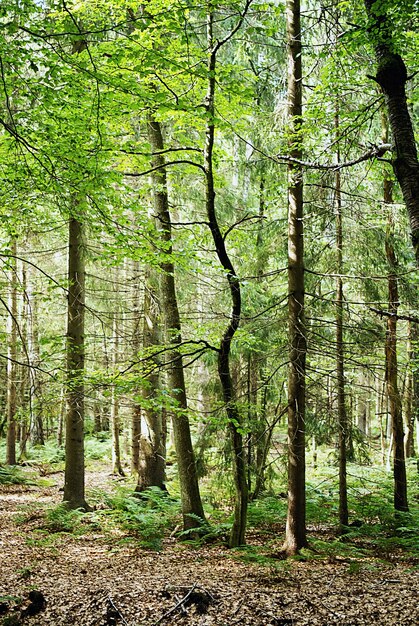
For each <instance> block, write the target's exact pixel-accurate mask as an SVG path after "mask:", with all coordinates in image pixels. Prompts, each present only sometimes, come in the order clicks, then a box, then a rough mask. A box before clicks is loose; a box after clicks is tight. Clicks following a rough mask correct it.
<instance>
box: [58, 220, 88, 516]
mask: <svg viewBox="0 0 419 626" xmlns="http://www.w3.org/2000/svg"><path fill="white" fill-rule="evenodd" d="M84 249H85V243H84V236H83V224H82V222H81V221H80V220H79V219H78V217H71V218H70V221H69V246H68V311H67V415H66V436H65V476H64V501H65V502H66V503H67V505H68V507H69V508H71V509H77V508H82V509H86V508H88V507H87V504H86V500H85V485H84V381H83V377H84V358H85V347H84V312H85V266H84Z"/></svg>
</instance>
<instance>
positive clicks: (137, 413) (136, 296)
mask: <svg viewBox="0 0 419 626" xmlns="http://www.w3.org/2000/svg"><path fill="white" fill-rule="evenodd" d="M132 284H133V289H132V300H133V307H132V313H133V330H132V348H133V357H134V360H137V359H138V353H139V350H140V336H141V333H140V320H141V319H142V316H141V315H140V311H141V308H142V307H141V305H140V301H141V289H140V266H139V263H138V261H134V266H133V276H132ZM140 439H141V405H140V403H139V402H137V400H134V403H133V405H132V408H131V473H132V474H134V475H135V476H137V480H138V473H139V471H140Z"/></svg>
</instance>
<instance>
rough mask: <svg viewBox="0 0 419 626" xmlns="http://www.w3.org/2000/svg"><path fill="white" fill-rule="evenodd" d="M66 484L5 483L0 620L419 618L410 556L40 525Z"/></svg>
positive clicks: (333, 621) (343, 623) (418, 586)
mask: <svg viewBox="0 0 419 626" xmlns="http://www.w3.org/2000/svg"><path fill="white" fill-rule="evenodd" d="M61 480H62V477H60V476H58V477H57V486H55V487H45V488H40V487H37V486H17V485H11V486H0V624H2V623H3V624H4V625H5V626H6V625H7V624H9V625H13V624H24V625H25V626H26V625H27V626H44V625H47V624H48V625H54V626H64V625H66V626H67V625H69V624H75V625H79V626H105V625H109V626H112V625H116V626H119V625H120V624H121V625H123V626H127V625H129V626H151V625H153V624H154V625H156V626H157V625H158V624H161V625H163V626H167V625H169V624H177V625H186V624H196V625H202V626H204V625H213V624H216V625H218V626H233V625H234V624H243V625H252V626H259V625H260V626H269V625H272V626H281V625H286V624H290V625H295V626H303V625H307V626H308V625H310V626H317V625H319V626H320V625H322V626H332V625H339V626H361V625H365V626H367V625H368V626H370V625H372V624H380V625H383V626H385V625H393V626H418V624H419V604H418V598H419V593H418V591H419V569H418V568H417V566H416V568H415V567H414V564H413V563H409V562H408V561H405V560H402V561H401V562H397V559H394V558H393V561H392V563H389V562H386V561H380V560H379V559H375V560H368V559H364V560H362V561H357V560H355V559H342V560H339V559H332V560H331V559H329V561H327V560H325V559H321V560H318V561H312V560H311V561H293V562H289V561H287V562H284V561H280V560H278V562H277V563H275V562H274V561H271V562H270V563H267V564H262V565H261V564H260V563H252V562H248V561H245V560H243V558H242V557H243V555H246V552H244V553H243V552H242V551H234V550H233V551H229V550H228V549H227V548H224V547H223V546H220V545H217V544H213V545H210V546H206V547H201V548H195V547H192V546H189V545H185V544H181V543H179V542H177V541H176V540H175V539H173V538H172V539H171V538H168V539H166V540H165V541H164V544H163V550H161V551H160V552H152V551H149V550H145V549H141V548H139V547H138V545H137V544H135V543H133V542H132V541H128V538H127V537H124V535H123V533H120V534H119V535H118V534H115V536H112V535H110V534H109V533H105V532H101V529H100V528H98V527H97V525H94V524H93V525H92V528H91V529H89V527H88V526H87V528H86V529H85V531H84V532H83V534H79V535H75V536H73V535H71V534H64V533H60V534H55V533H50V534H48V533H46V532H45V530H43V531H40V529H39V526H40V522H39V520H40V518H42V516H41V513H42V507H43V506H44V505H45V503H50V504H54V503H59V502H60V501H61V499H62V493H61V492H60V491H59V484H60V481H61ZM28 505H31V508H30V509H29V511H30V513H28V510H27V508H25V507H28ZM37 507H39V511H37ZM25 510H26V513H25V516H26V517H25V522H24V523H21V522H20V523H19V520H20V518H21V516H22V511H25ZM249 539H250V543H251V542H252V537H250V538H249ZM279 539H280V538H279ZM255 541H256V539H255ZM278 545H279V543H278ZM33 590H36V591H39V592H41V593H42V595H43V598H44V599H45V602H46V604H45V606H43V604H42V600H43V598H42V596H41V606H40V607H39V608H37V606H36V602H35V605H34V604H33V602H31V601H30V600H29V599H28V598H29V593H30V592H31V591H33ZM185 597H186V599H185ZM32 598H33V596H32ZM183 599H185V600H184V601H183V602H182V600H183ZM31 613H36V614H35V615H31Z"/></svg>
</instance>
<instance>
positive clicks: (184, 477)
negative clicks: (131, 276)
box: [147, 115, 205, 530]
mask: <svg viewBox="0 0 419 626" xmlns="http://www.w3.org/2000/svg"><path fill="white" fill-rule="evenodd" d="M147 128H148V138H149V141H150V144H151V148H152V151H153V153H154V157H153V160H152V165H153V167H154V168H158V169H155V170H154V172H153V173H152V180H153V196H154V210H155V213H156V220H157V226H158V228H159V230H160V232H161V237H162V241H163V243H164V252H165V253H166V255H167V256H166V258H165V260H164V261H163V262H162V263H161V269H162V275H161V278H160V293H161V307H162V313H163V316H164V320H165V328H166V335H167V342H168V344H169V347H170V349H169V350H168V352H167V363H168V366H167V379H168V380H167V382H168V388H169V392H170V394H171V396H172V399H173V401H174V404H175V408H174V410H173V411H172V424H173V436H174V442H175V449H176V457H177V464H178V472H179V482H180V492H181V501H182V515H183V526H184V529H185V530H191V529H193V528H196V527H197V526H198V522H197V518H200V519H201V520H204V519H205V514H204V509H203V506H202V501H201V495H200V493H199V485H198V476H197V472H196V463H195V454H194V450H193V445H192V436H191V430H190V424H189V417H188V403H187V397H186V385H185V375H184V370H183V358H182V353H181V351H180V345H181V343H182V335H181V324H180V315H179V308H178V303H177V296H176V286H175V276H174V269H175V268H174V264H173V260H172V256H171V254H172V227H171V217H170V211H169V201H168V195H167V179H166V170H165V167H164V165H165V160H164V156H163V154H162V150H163V149H164V143H163V136H162V130H161V126H160V123H159V122H158V121H157V120H155V119H154V118H153V116H152V115H150V117H149V119H148V123H147Z"/></svg>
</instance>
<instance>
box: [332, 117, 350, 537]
mask: <svg viewBox="0 0 419 626" xmlns="http://www.w3.org/2000/svg"><path fill="white" fill-rule="evenodd" d="M335 131H336V142H337V146H338V148H337V153H336V158H337V162H338V163H339V162H340V148H339V139H340V138H339V108H338V106H337V107H336V112H335ZM341 185H342V181H341V173H340V171H339V170H337V171H336V173H335V222H336V261H337V263H336V265H337V267H336V273H337V278H336V378H337V395H338V433H339V435H338V437H339V443H338V447H339V524H340V527H341V529H343V528H344V527H345V526H347V525H348V516H349V513H348V490H347V475H346V474H347V469H346V460H347V441H348V417H347V411H346V395H345V353H344V343H343V311H344V309H343V305H344V300H343V278H342V274H343V215H342V188H341Z"/></svg>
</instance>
